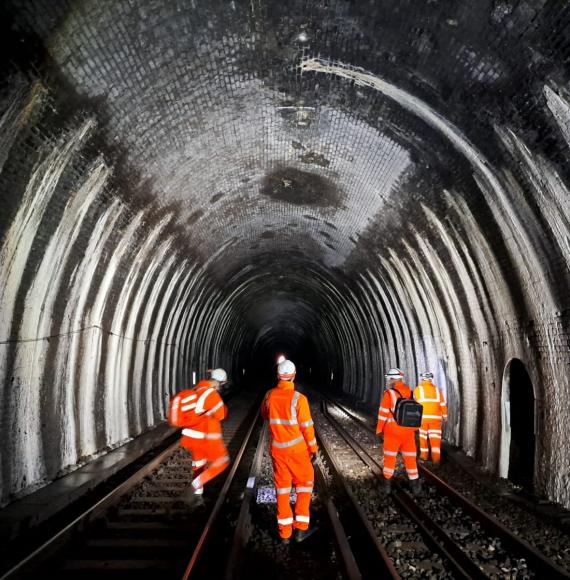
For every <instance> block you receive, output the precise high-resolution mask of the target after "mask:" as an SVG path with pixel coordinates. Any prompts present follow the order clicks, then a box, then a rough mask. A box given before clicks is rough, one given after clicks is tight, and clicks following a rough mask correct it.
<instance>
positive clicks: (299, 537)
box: [294, 527, 318, 544]
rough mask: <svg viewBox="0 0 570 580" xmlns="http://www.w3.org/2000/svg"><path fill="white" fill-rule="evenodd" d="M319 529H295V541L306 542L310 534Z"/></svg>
mask: <svg viewBox="0 0 570 580" xmlns="http://www.w3.org/2000/svg"><path fill="white" fill-rule="evenodd" d="M317 530H318V528H316V527H312V528H309V529H308V530H295V532H294V534H295V542H297V544H299V543H301V542H304V541H305V540H306V539H307V538H308V537H309V536H312V535H313V534H314V533H315V532H316V531H317Z"/></svg>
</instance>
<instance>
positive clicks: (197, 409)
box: [169, 369, 230, 507]
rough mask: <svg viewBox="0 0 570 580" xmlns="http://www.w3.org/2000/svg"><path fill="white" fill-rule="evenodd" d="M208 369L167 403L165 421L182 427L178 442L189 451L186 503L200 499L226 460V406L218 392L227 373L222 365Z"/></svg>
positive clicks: (194, 504) (196, 501) (221, 469)
mask: <svg viewBox="0 0 570 580" xmlns="http://www.w3.org/2000/svg"><path fill="white" fill-rule="evenodd" d="M209 372H210V378H209V379H203V380H201V381H200V382H199V383H198V384H197V385H196V386H195V387H194V388H193V389H187V390H184V391H181V392H180V393H178V394H177V395H175V396H174V397H173V399H172V401H171V403H170V413H169V423H170V424H171V425H172V426H174V427H182V438H181V440H180V445H181V446H182V447H184V448H185V449H188V451H190V453H191V454H192V472H193V473H192V475H193V480H192V486H191V488H190V490H188V492H187V493H185V494H184V497H183V499H184V501H185V502H186V503H187V504H188V505H189V506H190V507H195V506H197V505H199V504H202V503H203V498H202V495H203V493H204V485H206V483H208V482H209V481H211V480H212V479H213V478H214V477H216V476H217V475H219V474H220V473H221V472H222V471H224V469H226V467H227V466H228V465H229V463H230V456H229V453H228V450H227V448H226V446H225V445H224V440H223V438H222V424H221V422H222V421H223V420H224V419H225V418H226V417H227V407H226V405H225V404H224V401H223V400H222V397H221V396H220V393H219V392H218V390H219V388H220V387H221V385H223V384H224V383H226V382H227V380H228V376H227V374H226V371H225V370H224V369H213V370H211V371H209Z"/></svg>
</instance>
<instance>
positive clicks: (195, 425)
mask: <svg viewBox="0 0 570 580" xmlns="http://www.w3.org/2000/svg"><path fill="white" fill-rule="evenodd" d="M180 405H181V408H182V409H183V410H192V409H193V410H194V413H195V415H196V416H195V417H194V420H193V422H192V427H191V428H186V429H183V430H182V436H183V437H189V438H190V439H221V438H222V424H221V421H223V420H224V419H225V418H226V416H227V407H226V405H224V401H223V400H222V397H221V396H220V393H218V391H217V390H216V389H215V388H214V387H213V383H212V381H209V380H203V381H200V382H199V383H198V384H197V385H196V387H195V388H194V389H192V391H191V394H190V395H188V396H187V397H184V399H182V400H181V401H180Z"/></svg>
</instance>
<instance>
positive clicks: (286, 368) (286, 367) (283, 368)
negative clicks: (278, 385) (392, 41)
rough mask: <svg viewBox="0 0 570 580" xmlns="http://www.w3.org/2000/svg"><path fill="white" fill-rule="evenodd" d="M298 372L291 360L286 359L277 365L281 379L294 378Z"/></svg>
mask: <svg viewBox="0 0 570 580" xmlns="http://www.w3.org/2000/svg"><path fill="white" fill-rule="evenodd" d="M296 372H297V369H296V368H295V365H294V364H293V363H292V362H291V361H290V360H284V361H283V362H282V363H279V366H278V367H277V374H278V375H279V378H281V379H292V378H294V377H295V373H296Z"/></svg>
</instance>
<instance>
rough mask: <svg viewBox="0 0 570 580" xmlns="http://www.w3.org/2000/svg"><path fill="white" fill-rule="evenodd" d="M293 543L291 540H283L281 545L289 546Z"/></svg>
mask: <svg viewBox="0 0 570 580" xmlns="http://www.w3.org/2000/svg"><path fill="white" fill-rule="evenodd" d="M290 543H291V538H281V545H282V546H288V545H289V544H290Z"/></svg>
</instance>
